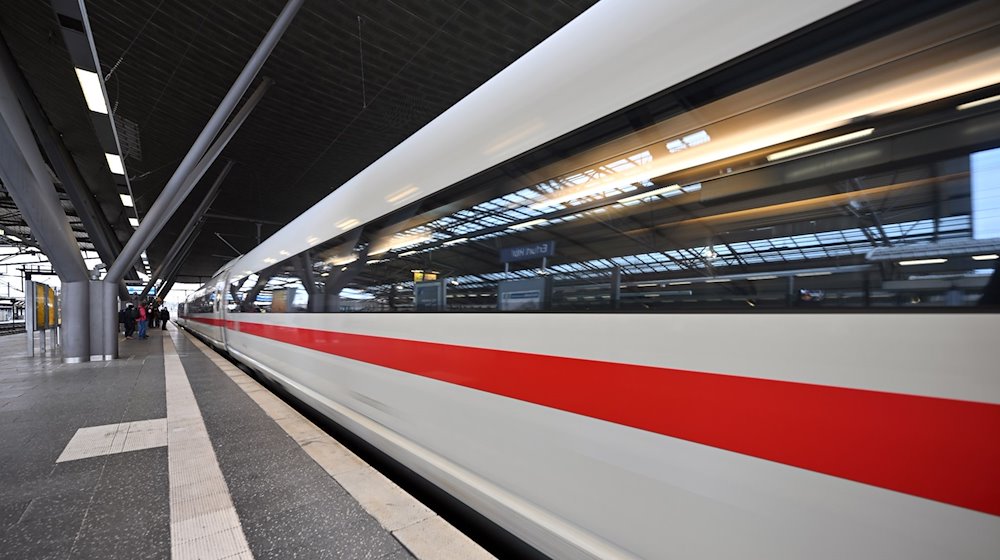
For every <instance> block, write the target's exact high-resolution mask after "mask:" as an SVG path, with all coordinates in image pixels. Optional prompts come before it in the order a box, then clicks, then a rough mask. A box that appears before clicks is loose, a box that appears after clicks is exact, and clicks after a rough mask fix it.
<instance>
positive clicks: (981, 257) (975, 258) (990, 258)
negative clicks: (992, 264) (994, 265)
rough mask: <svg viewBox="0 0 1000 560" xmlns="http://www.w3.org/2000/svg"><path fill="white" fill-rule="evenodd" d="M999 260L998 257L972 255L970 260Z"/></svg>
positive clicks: (999, 257) (999, 256)
mask: <svg viewBox="0 0 1000 560" xmlns="http://www.w3.org/2000/svg"><path fill="white" fill-rule="evenodd" d="M996 259H1000V255H973V256H972V260H974V261H993V260H996Z"/></svg>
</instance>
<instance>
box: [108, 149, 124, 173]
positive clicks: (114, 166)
mask: <svg viewBox="0 0 1000 560" xmlns="http://www.w3.org/2000/svg"><path fill="white" fill-rule="evenodd" d="M104 157H105V158H107V160H108V168H109V169H111V172H112V173H114V174H115V175H124V174H125V166H124V165H123V164H122V158H121V156H118V155H115V154H104Z"/></svg>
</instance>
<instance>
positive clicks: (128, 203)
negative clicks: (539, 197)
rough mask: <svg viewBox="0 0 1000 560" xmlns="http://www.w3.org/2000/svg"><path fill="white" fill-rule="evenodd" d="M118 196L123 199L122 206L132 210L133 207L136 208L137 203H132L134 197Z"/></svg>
mask: <svg viewBox="0 0 1000 560" xmlns="http://www.w3.org/2000/svg"><path fill="white" fill-rule="evenodd" d="M118 196H120V197H121V199H122V206H124V207H125V208H132V207H133V206H135V203H133V202H132V195H128V194H119V195H118Z"/></svg>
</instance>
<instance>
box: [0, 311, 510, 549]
mask: <svg viewBox="0 0 1000 560" xmlns="http://www.w3.org/2000/svg"><path fill="white" fill-rule="evenodd" d="M24 346H25V343H24V338H23V336H7V337H2V338H0V558H5V559H6V558H11V559H13V558H18V559H23V558H102V559H115V558H123V559H125V558H127V559H138V558H177V559H181V558H184V559H187V558H200V559H222V558H240V559H243V558H247V559H249V558H258V559H262V558H342V559H354V558H357V559H361V558H365V559H409V558H418V559H424V558H441V559H451V558H454V559H463V560H464V559H477V558H492V556H490V555H489V554H488V553H487V552H486V551H484V550H483V549H482V548H480V547H479V546H478V545H476V544H475V543H474V542H473V541H471V540H470V539H469V538H468V537H466V536H465V535H464V534H462V533H460V532H459V531H457V530H456V529H454V528H453V527H451V526H450V525H449V524H448V523H447V522H445V521H444V520H443V519H441V518H440V517H439V516H437V515H436V514H435V513H434V512H433V511H432V510H430V509H429V508H427V507H425V506H424V505H423V504H421V503H419V502H418V501H416V500H415V499H414V498H412V497H411V496H410V495H408V494H407V493H405V492H404V491H403V490H402V489H400V488H399V487H398V486H396V485H395V484H394V483H392V482H391V481H389V480H388V479H386V478H385V477H384V476H382V475H381V474H380V473H378V472H377V471H375V470H374V469H372V468H371V467H369V466H368V465H367V464H365V463H364V462H363V461H361V460H360V459H359V458H358V457H357V456H356V455H354V454H353V453H352V452H351V451H349V450H348V449H346V448H344V447H343V446H342V445H340V444H339V443H338V442H337V441H335V440H334V439H333V438H331V437H330V436H329V435H328V434H327V433H326V432H324V431H322V430H321V429H319V428H317V427H316V426H315V425H313V424H312V423H311V422H309V421H308V420H307V419H306V418H305V417H303V416H302V415H300V414H299V413H298V412H297V411H295V410H294V409H293V408H291V407H290V406H288V405H287V404H286V403H285V402H283V401H282V400H281V399H279V398H278V397H276V396H275V395H274V394H272V393H271V392H270V391H269V390H268V389H267V388H265V387H263V386H262V385H260V384H259V383H258V382H257V381H256V380H254V379H253V378H252V377H250V376H248V375H246V374H245V373H244V372H243V371H241V370H240V369H239V368H237V367H235V366H234V365H232V364H231V363H229V362H228V361H226V360H225V359H224V358H223V357H222V356H220V355H218V354H217V353H215V352H214V351H213V350H212V349H210V348H208V347H206V346H205V345H204V344H202V342H201V341H198V340H197V339H195V338H193V337H191V336H190V335H189V334H187V333H184V332H181V331H179V330H177V329H176V327H175V326H174V325H170V328H169V329H168V330H166V331H162V330H150V337H149V338H148V339H146V340H125V341H122V343H121V345H120V354H121V356H122V358H121V359H118V360H115V361H110V362H91V363H84V364H72V365H71V364H63V363H61V360H60V359H59V358H58V356H57V355H56V354H55V353H53V352H52V351H49V352H47V353H46V354H45V355H41V356H37V355H36V356H35V357H32V358H29V357H27V356H26V352H25V348H24Z"/></svg>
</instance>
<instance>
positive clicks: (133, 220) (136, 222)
mask: <svg viewBox="0 0 1000 560" xmlns="http://www.w3.org/2000/svg"><path fill="white" fill-rule="evenodd" d="M128 223H129V224H130V225H131V226H132V227H139V218H129V219H128Z"/></svg>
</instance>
